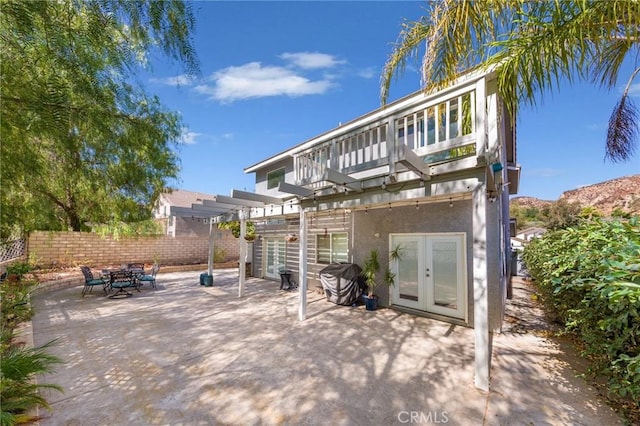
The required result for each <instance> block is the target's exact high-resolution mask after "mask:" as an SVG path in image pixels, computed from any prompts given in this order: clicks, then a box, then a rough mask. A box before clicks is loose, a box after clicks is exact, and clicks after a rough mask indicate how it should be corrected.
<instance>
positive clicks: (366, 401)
mask: <svg viewBox="0 0 640 426" xmlns="http://www.w3.org/2000/svg"><path fill="white" fill-rule="evenodd" d="M237 283H238V274H237V270H215V271H214V286H213V287H204V286H200V284H199V272H180V273H165V274H163V273H160V274H159V275H158V288H157V289H156V290H153V289H151V288H149V287H148V286H145V288H143V289H142V292H141V293H134V296H133V297H129V298H126V299H120V300H112V299H108V298H105V297H104V296H103V295H102V293H100V292H96V291H95V290H94V292H93V294H91V295H88V296H87V297H85V298H82V297H81V295H80V293H81V287H72V288H67V289H62V290H56V291H51V292H48V293H42V294H39V295H37V296H36V297H35V298H34V300H33V304H34V309H35V311H36V314H35V316H34V318H33V322H32V324H33V339H34V343H35V344H36V345H41V344H44V343H45V342H47V341H50V340H52V339H57V341H56V343H55V345H54V346H52V347H51V348H50V350H49V352H51V353H53V354H55V355H57V356H59V357H61V358H62V359H63V360H64V361H65V364H63V365H60V366H58V368H57V370H56V372H54V373H52V374H49V375H47V376H44V377H40V378H39V382H40V383H55V384H58V385H61V386H62V387H63V388H64V389H65V393H64V394H59V393H51V394H48V398H47V399H48V401H49V402H50V403H51V405H52V411H51V412H48V411H46V410H43V411H41V412H40V415H41V416H42V419H41V421H40V424H41V425H83V426H85V425H213V424H222V425H260V424H264V425H280V424H285V425H299V424H307V425H367V426H368V425H393V424H450V425H482V424H487V425H512V424H513V425H524V424H526V425H530V424H534V425H546V424H549V425H560V424H563V425H568V424H571V425H579V424H583V425H603V424H607V425H612V424H621V421H620V419H619V417H618V416H617V415H616V414H615V413H614V412H613V410H612V409H611V408H609V407H608V406H607V405H605V404H604V403H603V402H601V400H599V399H598V397H597V395H596V393H595V391H594V390H593V389H592V388H590V387H589V386H587V385H586V384H585V382H584V381H583V380H582V379H579V378H576V377H575V374H576V373H575V371H574V370H573V369H572V368H571V366H570V365H569V364H568V362H567V361H568V360H569V359H573V358H571V357H570V356H569V355H568V354H567V353H566V351H565V350H564V349H563V347H562V346H561V345H559V344H558V343H556V342H554V341H553V340H549V339H547V338H545V337H543V336H542V335H541V333H538V332H536V329H537V328H540V327H539V324H538V323H537V321H538V320H537V319H536V316H535V315H534V316H531V314H530V313H529V314H527V313H525V311H527V297H528V294H526V292H527V289H526V286H519V285H516V288H515V290H514V296H515V298H514V300H513V301H511V302H509V304H510V306H509V308H508V312H507V313H508V314H509V316H507V321H505V332H504V333H502V334H500V335H496V337H495V339H494V347H493V365H492V379H491V391H490V392H489V393H483V392H481V391H479V390H477V389H476V388H475V387H474V385H473V341H474V338H473V330H471V329H468V328H464V327H460V326H453V325H449V324H446V323H443V322H439V321H435V320H431V319H427V318H421V317H416V316H412V315H409V314H404V313H399V312H396V311H393V310H390V309H380V310H378V311H375V312H368V311H366V310H365V309H364V307H363V306H358V307H356V308H352V307H343V306H337V305H334V304H332V303H329V302H327V301H326V300H325V299H324V297H323V296H321V295H318V294H317V293H313V292H310V293H309V294H308V309H307V319H306V320H305V321H303V322H299V321H298V311H297V307H298V298H297V293H295V292H284V291H280V290H279V289H278V287H279V282H272V281H265V280H261V279H257V278H250V279H248V281H247V284H246V288H245V296H244V297H243V298H238V289H237V287H238V284H237ZM527 312H528V311H527ZM527 315H529V316H528V317H526V316H527ZM520 317H522V318H520ZM385 328H386V332H385V333H378V332H377V331H378V330H383V329H385ZM538 331H540V330H538Z"/></svg>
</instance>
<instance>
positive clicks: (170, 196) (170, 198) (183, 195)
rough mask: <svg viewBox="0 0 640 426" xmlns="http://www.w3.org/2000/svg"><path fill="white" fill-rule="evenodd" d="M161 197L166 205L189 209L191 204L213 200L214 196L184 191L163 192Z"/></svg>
mask: <svg viewBox="0 0 640 426" xmlns="http://www.w3.org/2000/svg"><path fill="white" fill-rule="evenodd" d="M161 197H162V198H164V200H166V202H167V203H168V204H170V205H172V206H176V207H191V205H192V204H193V203H197V202H200V201H202V200H215V196H214V195H211V194H205V193H203V192H193V191H185V190H184V189H177V190H175V191H173V192H165V193H163V194H162V195H161Z"/></svg>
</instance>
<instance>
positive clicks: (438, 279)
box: [426, 235, 466, 318]
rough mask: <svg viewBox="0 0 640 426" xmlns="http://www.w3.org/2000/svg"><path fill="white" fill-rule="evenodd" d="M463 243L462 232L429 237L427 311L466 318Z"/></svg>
mask: <svg viewBox="0 0 640 426" xmlns="http://www.w3.org/2000/svg"><path fill="white" fill-rule="evenodd" d="M463 246H464V244H463V236H462V235H452V236H432V237H427V273H426V276H427V291H428V293H427V311H429V312H434V313H438V314H443V315H447V316H451V317H456V318H464V317H465V313H466V312H465V310H466V298H465V294H466V289H465V282H466V280H465V279H464V276H465V273H466V268H465V262H464V257H463V252H462V248H463Z"/></svg>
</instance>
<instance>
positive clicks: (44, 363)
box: [0, 281, 61, 426]
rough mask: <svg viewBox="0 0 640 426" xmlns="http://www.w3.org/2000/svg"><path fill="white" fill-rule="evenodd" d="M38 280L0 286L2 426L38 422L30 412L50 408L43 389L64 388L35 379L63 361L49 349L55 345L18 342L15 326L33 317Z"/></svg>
mask: <svg viewBox="0 0 640 426" xmlns="http://www.w3.org/2000/svg"><path fill="white" fill-rule="evenodd" d="M37 284H38V283H37V282H36V281H3V282H2V283H0V330H1V332H0V425H2V426H4V425H14V424H23V423H27V422H31V421H33V420H35V419H33V418H32V416H31V415H30V414H29V412H30V411H31V410H32V409H33V408H35V407H37V406H41V407H45V408H49V405H48V403H47V401H46V400H45V399H44V397H43V396H42V395H41V393H40V391H41V390H43V389H54V390H59V391H61V388H60V387H59V386H56V385H52V384H42V383H36V382H35V381H34V378H35V376H37V375H39V374H43V373H48V372H50V371H52V368H53V366H54V365H55V364H57V363H60V362H61V361H60V359H58V358H57V357H55V356H52V355H49V354H48V353H47V352H46V350H47V349H48V347H49V346H50V345H51V344H52V342H50V343H48V344H46V345H44V346H40V347H37V348H27V347H24V346H23V345H21V344H16V343H15V330H16V327H17V326H18V325H19V324H20V323H22V322H26V321H29V320H30V319H31V317H32V315H33V311H32V308H31V304H30V303H29V297H30V294H31V291H32V290H33V289H34V288H35V286H37Z"/></svg>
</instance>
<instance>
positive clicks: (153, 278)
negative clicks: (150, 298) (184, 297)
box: [137, 263, 160, 289]
mask: <svg viewBox="0 0 640 426" xmlns="http://www.w3.org/2000/svg"><path fill="white" fill-rule="evenodd" d="M159 270H160V265H158V264H157V263H154V264H153V267H152V268H151V273H150V274H148V275H141V276H138V278H137V279H138V281H139V282H140V283H145V282H148V283H151V287H153V288H154V289H155V288H156V274H157V273H158V271H159Z"/></svg>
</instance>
